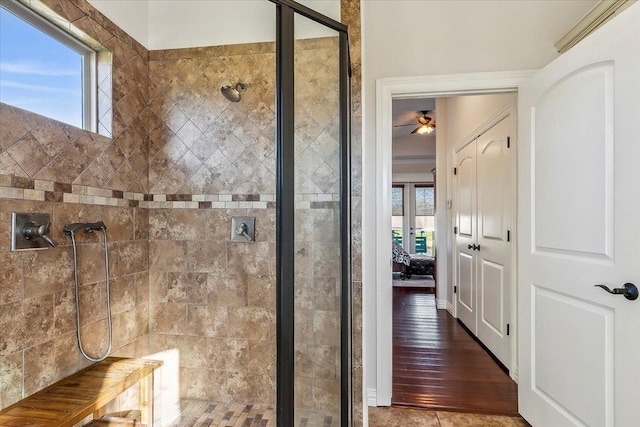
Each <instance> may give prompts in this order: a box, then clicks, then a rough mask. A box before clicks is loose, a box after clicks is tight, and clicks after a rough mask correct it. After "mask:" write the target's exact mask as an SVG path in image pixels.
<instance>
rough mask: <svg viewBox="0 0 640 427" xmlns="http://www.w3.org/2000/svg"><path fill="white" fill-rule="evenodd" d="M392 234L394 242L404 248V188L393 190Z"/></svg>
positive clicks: (397, 187)
mask: <svg viewBox="0 0 640 427" xmlns="http://www.w3.org/2000/svg"><path fill="white" fill-rule="evenodd" d="M391 215H392V216H391V233H392V238H393V240H394V241H395V242H396V243H397V244H399V245H400V246H402V241H403V238H402V237H403V234H404V233H403V229H404V227H403V222H404V186H403V185H400V186H397V185H394V186H393V187H392V188H391Z"/></svg>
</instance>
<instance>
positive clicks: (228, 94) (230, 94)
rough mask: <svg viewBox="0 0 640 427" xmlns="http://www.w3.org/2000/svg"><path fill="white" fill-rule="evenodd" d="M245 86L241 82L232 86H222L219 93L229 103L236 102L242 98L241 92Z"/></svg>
mask: <svg viewBox="0 0 640 427" xmlns="http://www.w3.org/2000/svg"><path fill="white" fill-rule="evenodd" d="M246 88H247V87H246V85H245V84H244V83H242V82H238V83H236V84H235V85H234V86H228V85H224V86H222V87H221V88H220V92H222V94H223V95H224V97H225V98H227V99H228V100H229V101H231V102H238V101H240V99H241V98H242V95H241V94H242V92H244V90H245V89H246Z"/></svg>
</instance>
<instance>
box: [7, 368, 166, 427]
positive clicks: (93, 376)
mask: <svg viewBox="0 0 640 427" xmlns="http://www.w3.org/2000/svg"><path fill="white" fill-rule="evenodd" d="M160 366H162V362H161V361H158V360H147V359H124V358H118V357H108V358H106V359H105V360H104V361H102V362H99V363H96V364H94V365H91V366H89V367H88V368H85V369H83V370H82V371H80V372H78V373H76V374H73V375H71V376H70V377H67V378H64V379H62V380H60V381H58V382H56V383H55V384H52V385H50V386H49V387H47V388H45V389H43V390H40V391H39V392H37V393H34V394H32V395H31V396H29V397H26V398H24V399H22V400H21V401H19V402H16V403H14V404H13V405H11V406H9V407H7V408H5V409H3V410H2V411H0V426H2V427H5V426H6V427H17V426H30V427H41V426H42V427H52V426H56V427H65V426H69V427H71V426H73V425H74V424H76V423H78V422H80V421H82V420H83V419H84V418H86V417H87V416H89V415H92V414H93V417H94V418H95V419H97V418H100V417H101V416H103V415H104V407H105V405H107V403H109V402H110V401H112V400H113V399H115V398H116V397H118V395H120V394H121V393H123V392H124V391H125V390H127V389H128V388H129V387H131V386H133V385H134V384H136V383H138V382H140V408H139V409H140V411H141V417H140V418H141V420H140V421H141V422H142V423H143V424H146V425H147V426H152V425H153V375H152V374H153V371H155V370H156V369H158V368H159V367H160Z"/></svg>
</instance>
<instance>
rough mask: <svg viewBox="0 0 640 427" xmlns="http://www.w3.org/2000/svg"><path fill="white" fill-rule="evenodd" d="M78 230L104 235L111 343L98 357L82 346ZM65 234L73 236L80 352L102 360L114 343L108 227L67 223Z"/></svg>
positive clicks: (74, 283)
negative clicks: (100, 232)
mask: <svg viewBox="0 0 640 427" xmlns="http://www.w3.org/2000/svg"><path fill="white" fill-rule="evenodd" d="M78 230H83V231H84V232H85V233H93V232H94V231H98V230H100V231H102V234H103V236H104V270H105V276H106V281H107V283H106V296H107V329H108V332H109V345H108V346H107V350H106V351H105V352H104V354H103V355H102V356H100V357H98V358H94V357H91V356H89V355H88V354H87V353H86V351H85V350H84V347H83V346H82V335H81V333H80V292H79V289H78V249H77V245H76V237H75V233H76V231H78ZM64 232H65V234H68V235H69V236H71V244H72V247H73V285H74V290H75V300H76V338H77V340H78V347H79V348H80V353H82V355H83V356H84V357H85V358H86V359H87V360H90V361H92V362H101V361H103V360H104V359H106V358H107V356H108V355H109V352H110V351H111V344H112V326H111V297H110V295H109V281H110V277H109V245H108V242H107V227H106V226H105V225H104V223H102V222H98V223H94V224H67V225H65V226H64Z"/></svg>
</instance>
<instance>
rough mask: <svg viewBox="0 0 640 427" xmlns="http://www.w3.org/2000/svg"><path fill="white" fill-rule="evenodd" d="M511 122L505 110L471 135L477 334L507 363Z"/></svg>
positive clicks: (508, 348)
mask: <svg viewBox="0 0 640 427" xmlns="http://www.w3.org/2000/svg"><path fill="white" fill-rule="evenodd" d="M511 125H512V117H511V116H510V115H509V116H507V117H505V118H504V119H502V120H501V121H500V122H498V123H497V124H496V125H494V126H493V127H492V128H491V129H489V130H488V131H486V132H485V133H483V134H482V135H481V136H479V137H478V139H477V140H476V144H477V157H476V168H477V173H478V175H477V183H478V196H477V197H478V248H477V249H476V260H477V261H476V262H477V264H476V266H477V282H478V284H477V288H478V301H477V305H478V312H477V317H478V320H477V325H478V326H477V327H478V332H477V336H478V338H479V339H480V341H482V343H483V344H484V345H486V346H487V348H489V350H491V352H492V353H493V354H494V355H495V356H496V357H497V358H498V359H499V360H500V361H501V362H502V363H503V364H504V365H505V366H511V341H510V338H509V335H507V324H509V323H510V321H511V320H510V318H511V316H510V313H511V304H510V302H511V244H510V243H509V242H508V241H507V234H508V232H509V229H510V228H511V204H512V203H513V199H512V192H511V188H512V187H511V148H509V146H510V144H509V143H508V138H509V136H510V135H511Z"/></svg>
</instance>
